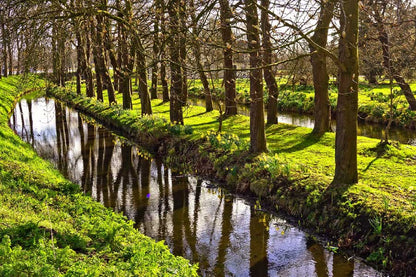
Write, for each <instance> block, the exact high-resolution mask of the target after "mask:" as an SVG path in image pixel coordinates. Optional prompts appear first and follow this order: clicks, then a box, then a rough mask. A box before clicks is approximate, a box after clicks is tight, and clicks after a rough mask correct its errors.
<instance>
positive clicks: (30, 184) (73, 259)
mask: <svg viewBox="0 0 416 277" xmlns="http://www.w3.org/2000/svg"><path fill="white" fill-rule="evenodd" d="M25 83H26V82H25V81H22V79H20V78H19V77H15V76H13V77H8V78H2V79H1V80H0V91H1V92H0V240H1V243H0V276H63V275H67V276H109V275H110V276H111V275H112V276H196V275H197V272H196V270H197V266H195V265H194V266H193V265H190V264H189V261H187V260H185V259H183V258H181V257H175V256H173V255H172V254H171V253H170V251H169V249H168V247H167V246H166V245H164V244H163V243H160V242H159V243H156V242H155V241H153V240H152V239H150V238H148V237H146V236H144V235H142V234H140V233H139V232H138V231H137V230H136V229H135V228H134V227H133V223H132V222H129V221H127V219H126V218H125V217H124V216H122V215H121V214H117V213H115V212H113V211H111V210H109V209H107V208H105V207H104V206H103V205H101V204H100V203H97V202H95V201H94V200H93V199H92V198H90V197H88V196H85V195H83V194H82V193H81V191H80V189H79V187H78V186H76V185H74V184H72V183H70V182H69V181H67V180H65V179H64V177H63V176H62V175H61V174H60V173H59V172H58V171H57V170H55V169H54V168H53V167H52V165H51V164H50V163H48V162H46V161H44V160H42V159H41V158H40V157H38V156H37V155H36V153H35V152H34V150H33V149H32V147H31V146H30V145H28V144H26V143H24V142H22V141H21V140H20V139H19V137H17V135H16V134H15V133H14V132H13V131H12V130H11V129H10V128H9V127H8V125H7V121H8V116H9V114H10V111H11V109H12V108H13V106H14V103H15V101H16V100H18V99H19V97H20V96H21V94H22V92H23V90H27V89H28V88H31V87H32V86H33V83H38V84H42V81H41V80H38V81H37V82H36V80H35V81H33V80H32V82H30V83H29V84H28V87H26V86H25ZM53 90H55V92H54V93H58V92H59V93H62V92H61V91H60V90H57V89H55V88H52V87H51V88H50V92H51V91H53ZM67 96H68V98H67V100H71V101H76V102H77V103H78V104H79V105H85V106H88V107H90V108H91V110H92V111H97V112H98V111H99V112H101V113H103V114H105V116H107V117H109V118H114V117H116V116H117V117H121V119H120V120H121V121H122V122H125V123H126V124H133V122H134V124H136V122H135V120H132V119H130V118H129V117H128V116H127V115H128V113H127V112H125V111H122V110H120V109H118V107H117V106H114V107H112V109H108V107H107V106H106V105H104V104H102V103H100V102H99V101H96V100H92V99H84V98H82V99H80V98H78V97H77V96H76V95H73V94H70V93H69V94H67ZM33 97H35V96H33ZM135 118H137V115H135ZM140 124H141V125H140ZM139 125H140V128H143V129H145V128H147V130H158V129H163V128H164V132H166V127H165V126H166V121H165V120H164V119H152V118H149V117H145V118H143V122H140V123H139ZM136 127H137V126H136Z"/></svg>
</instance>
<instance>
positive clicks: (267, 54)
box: [261, 0, 279, 124]
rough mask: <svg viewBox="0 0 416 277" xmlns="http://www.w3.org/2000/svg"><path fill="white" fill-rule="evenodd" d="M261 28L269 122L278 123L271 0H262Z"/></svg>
mask: <svg viewBox="0 0 416 277" xmlns="http://www.w3.org/2000/svg"><path fill="white" fill-rule="evenodd" d="M261 6H262V9H261V30H262V34H263V42H262V44H263V45H262V46H263V65H264V68H263V72H264V80H265V81H266V85H267V89H268V91H269V99H268V102H267V123H268V124H276V123H277V99H278V97H279V87H278V86H277V83H276V79H275V77H274V73H273V68H272V66H271V64H272V43H271V33H270V32H271V24H270V20H269V13H268V10H269V6H270V0H261Z"/></svg>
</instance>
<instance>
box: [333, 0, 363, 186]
mask: <svg viewBox="0 0 416 277" xmlns="http://www.w3.org/2000/svg"><path fill="white" fill-rule="evenodd" d="M340 18H341V19H340V32H341V33H340V40H339V60H340V64H341V65H342V68H341V69H340V73H339V85H338V105H337V129H336V136H335V176H334V180H333V181H332V183H333V184H335V185H340V184H346V185H350V184H354V183H357V181H358V172H357V112H358V0H343V1H342V2H341V17H340Z"/></svg>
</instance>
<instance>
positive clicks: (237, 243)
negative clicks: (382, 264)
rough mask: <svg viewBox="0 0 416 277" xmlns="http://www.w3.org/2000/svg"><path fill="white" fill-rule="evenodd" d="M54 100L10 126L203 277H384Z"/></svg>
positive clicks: (30, 107)
mask: <svg viewBox="0 0 416 277" xmlns="http://www.w3.org/2000/svg"><path fill="white" fill-rule="evenodd" d="M89 121H90V120H88V118H87V117H84V116H82V115H80V114H79V113H77V112H76V111H74V110H71V109H68V108H66V107H64V106H63V105H62V104H61V103H59V102H55V101H54V100H50V99H49V100H48V99H45V98H39V99H37V100H34V101H29V100H22V101H21V102H20V103H19V104H18V105H17V107H16V109H15V112H14V114H13V116H12V117H11V119H10V126H11V128H13V129H14V130H15V131H16V133H17V134H18V135H19V136H20V137H21V138H23V139H24V140H25V141H27V142H28V143H30V144H31V145H33V147H34V149H35V150H36V151H37V153H39V155H40V156H42V157H43V158H45V159H47V160H49V161H51V162H52V163H53V164H54V165H55V166H56V167H57V168H58V169H59V170H60V171H61V172H62V173H63V174H64V175H65V176H66V177H67V178H69V179H70V180H72V181H73V182H75V183H77V184H79V185H80V187H81V188H82V190H83V191H84V192H85V193H87V194H90V195H92V197H94V198H95V199H96V200H97V201H99V202H101V203H103V204H104V205H105V206H107V207H111V208H113V209H114V210H115V211H120V212H123V213H124V214H125V215H126V216H127V217H128V218H129V219H131V220H133V221H134V222H135V226H136V227H137V228H138V229H139V230H140V231H141V232H143V233H144V234H146V235H148V236H150V237H152V238H154V239H155V240H157V241H160V240H164V241H165V243H166V244H167V245H168V246H169V248H170V249H171V251H172V252H173V253H174V254H176V255H181V256H184V257H186V258H187V259H189V260H191V261H192V262H195V263H199V266H200V273H201V274H202V275H204V276H284V277H286V276H319V277H324V276H325V277H326V276H328V277H329V276H334V277H341V276H357V277H364V276H381V274H380V273H378V272H377V271H375V270H374V269H372V268H371V267H369V266H367V265H365V264H363V263H362V262H359V261H357V260H355V259H354V258H350V259H346V258H344V257H343V256H341V255H338V254H334V253H332V252H329V251H327V250H326V248H325V247H323V246H322V245H320V244H319V243H317V242H316V241H315V240H313V239H311V237H310V236H308V235H307V234H306V233H304V232H302V231H301V230H299V229H298V228H296V227H295V226H293V225H291V224H289V223H288V222H287V221H286V220H284V219H282V218H279V217H276V216H274V215H271V214H267V213H264V212H262V211H258V210H255V209H254V206H253V205H251V204H250V203H248V202H247V201H246V200H244V199H241V198H239V197H236V196H233V195H231V194H229V193H227V192H225V191H223V190H222V189H221V188H218V187H217V186H215V184H212V183H210V182H209V181H207V180H203V179H200V178H197V177H195V176H189V175H184V174H179V173H176V172H174V171H172V170H170V169H169V168H166V167H165V166H164V165H163V163H162V162H161V161H160V160H157V159H149V158H146V157H145V156H146V155H145V154H143V153H141V152H140V150H139V149H138V148H137V147H135V146H132V145H130V144H128V143H125V142H122V141H121V140H120V139H119V138H118V137H117V136H115V135H114V134H113V133H111V132H110V131H109V130H107V129H105V128H103V127H98V126H95V125H93V124H91V123H89Z"/></svg>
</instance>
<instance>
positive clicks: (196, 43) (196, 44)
mask: <svg viewBox="0 0 416 277" xmlns="http://www.w3.org/2000/svg"><path fill="white" fill-rule="evenodd" d="M190 4H191V5H190V7H191V11H190V12H191V20H192V35H193V40H192V42H193V43H192V49H193V54H194V58H195V63H196V68H197V71H198V74H199V79H200V80H201V83H202V86H203V87H204V95H205V108H206V111H207V112H210V111H212V110H213V106H212V97H211V90H210V88H209V83H208V78H207V75H206V74H205V72H204V67H203V65H202V61H201V56H202V54H201V42H200V38H199V29H200V27H199V26H198V20H197V17H196V14H195V13H196V11H195V5H194V0H191V1H190Z"/></svg>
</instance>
